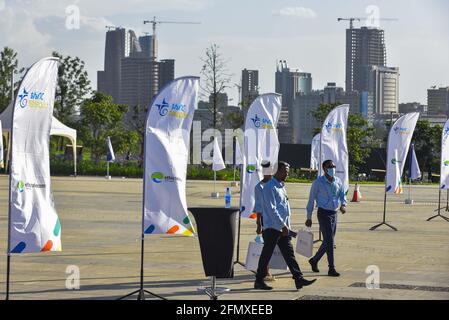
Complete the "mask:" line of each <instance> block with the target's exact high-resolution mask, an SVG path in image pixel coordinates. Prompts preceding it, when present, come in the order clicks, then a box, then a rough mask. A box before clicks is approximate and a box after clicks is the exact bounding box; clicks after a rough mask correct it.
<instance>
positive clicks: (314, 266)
mask: <svg viewBox="0 0 449 320" xmlns="http://www.w3.org/2000/svg"><path fill="white" fill-rule="evenodd" d="M309 263H310V266H311V267H312V271H313V272H320V269H318V263H316V262H314V261H313V259H310V260H309Z"/></svg>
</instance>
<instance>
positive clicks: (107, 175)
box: [105, 161, 111, 180]
mask: <svg viewBox="0 0 449 320" xmlns="http://www.w3.org/2000/svg"><path fill="white" fill-rule="evenodd" d="M105 178H106V179H108V180H111V176H110V175H109V161H106V177H105Z"/></svg>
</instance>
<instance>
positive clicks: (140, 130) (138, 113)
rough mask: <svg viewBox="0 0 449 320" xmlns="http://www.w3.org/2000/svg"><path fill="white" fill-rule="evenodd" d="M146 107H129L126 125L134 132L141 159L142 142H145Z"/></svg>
mask: <svg viewBox="0 0 449 320" xmlns="http://www.w3.org/2000/svg"><path fill="white" fill-rule="evenodd" d="M147 112H148V107H147V106H145V105H136V106H133V107H131V110H130V112H129V113H130V116H129V118H128V124H129V126H130V128H131V129H132V130H133V131H134V132H136V134H137V137H138V141H137V143H138V144H139V146H140V150H139V152H140V156H141V158H142V159H143V151H144V146H143V144H144V141H145V125H146V122H147Z"/></svg>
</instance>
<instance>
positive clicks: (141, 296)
mask: <svg viewBox="0 0 449 320" xmlns="http://www.w3.org/2000/svg"><path fill="white" fill-rule="evenodd" d="M148 112H149V111H148ZM147 127H148V125H147ZM145 139H146V137H145ZM146 156H147V144H146V141H144V144H143V161H144V163H143V192H142V232H141V236H140V237H141V238H140V286H139V289H137V290H135V291H133V292H131V293H129V294H127V295H125V296H123V297H120V298H118V300H124V299H126V298H128V297H130V296H133V295H135V294H136V293H137V300H145V293H147V294H149V295H152V296H154V297H156V298H159V299H161V300H167V299H166V298H164V297H162V296H160V295H157V294H155V293H153V292H151V291H148V290H145V289H144V285H143V281H144V252H145V190H147V189H146V181H147V179H146V168H145V167H146V165H145V159H146Z"/></svg>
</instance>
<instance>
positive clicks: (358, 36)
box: [346, 27, 387, 92]
mask: <svg viewBox="0 0 449 320" xmlns="http://www.w3.org/2000/svg"><path fill="white" fill-rule="evenodd" d="M386 65H387V56H386V48H385V38H384V31H383V30H381V29H377V28H369V27H361V28H349V29H347V30H346V91H347V92H350V91H359V92H362V91H368V78H369V72H370V70H369V68H370V66H381V67H384V66H386Z"/></svg>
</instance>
